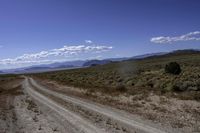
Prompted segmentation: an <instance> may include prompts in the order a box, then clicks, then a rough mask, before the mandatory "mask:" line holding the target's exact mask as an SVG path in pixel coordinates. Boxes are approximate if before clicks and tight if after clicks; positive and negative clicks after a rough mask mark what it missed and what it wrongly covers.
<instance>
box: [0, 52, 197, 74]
mask: <svg viewBox="0 0 200 133" xmlns="http://www.w3.org/2000/svg"><path fill="white" fill-rule="evenodd" d="M192 53H200V50H193V49H188V50H176V51H172V52H160V53H151V54H144V55H139V56H134V57H124V58H108V59H104V60H76V61H65V62H55V63H52V64H42V65H34V66H30V67H23V68H16V69H6V70H1V71H0V74H8V73H36V72H47V71H55V70H64V69H75V68H81V67H90V66H96V65H104V64H108V63H111V62H116V61H124V60H140V59H145V58H156V57H162V56H170V55H177V54H192Z"/></svg>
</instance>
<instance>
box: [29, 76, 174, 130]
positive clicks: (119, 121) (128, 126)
mask: <svg viewBox="0 0 200 133" xmlns="http://www.w3.org/2000/svg"><path fill="white" fill-rule="evenodd" d="M25 83H26V87H27V88H29V89H28V91H29V93H30V95H33V93H34V94H36V93H39V92H36V91H34V89H31V87H35V88H37V89H38V90H40V91H43V92H45V93H46V94H49V95H52V96H55V97H57V98H60V99H62V100H63V101H66V102H68V103H70V104H73V105H74V106H78V107H79V109H82V110H83V111H84V110H85V111H87V112H88V113H91V114H92V113H93V114H94V113H96V115H98V116H101V119H102V120H103V121H104V123H105V121H106V120H110V122H111V124H112V123H114V124H115V127H114V126H113V127H114V128H116V131H115V130H113V129H111V128H113V127H112V126H111V127H105V126H107V125H106V124H103V125H102V124H101V126H98V127H100V128H97V127H96V129H95V128H93V129H94V130H96V132H105V131H106V132H133V133H135V132H137V133H165V132H175V131H172V130H161V129H160V127H159V128H157V127H156V128H155V127H153V126H149V125H147V124H146V123H143V122H141V121H136V120H135V119H134V117H132V115H130V114H128V113H125V112H122V111H119V110H116V109H112V108H110V107H106V106H103V105H97V104H94V103H91V102H86V101H83V100H81V99H77V98H74V97H70V96H66V95H63V94H60V93H57V92H55V91H51V90H49V89H46V88H44V87H43V86H41V85H39V84H37V83H36V82H35V81H34V80H33V79H32V78H30V79H29V80H28V78H26V80H25ZM37 95H39V96H38V97H43V99H41V101H42V100H43V101H47V99H44V97H45V96H43V95H42V94H37ZM54 106H58V108H63V107H61V106H59V105H56V104H55V105H54ZM64 110H65V111H67V112H69V111H68V108H67V110H66V108H64ZM57 113H59V112H57ZM68 114H69V113H68ZM73 115H74V117H75V116H76V114H74V113H73ZM83 121H84V120H83ZM83 123H84V122H83ZM91 125H92V124H91ZM95 125H96V124H95ZM118 125H119V127H116V126H118ZM120 129H122V130H120ZM98 130H99V131H98ZM86 132H87V131H86Z"/></svg>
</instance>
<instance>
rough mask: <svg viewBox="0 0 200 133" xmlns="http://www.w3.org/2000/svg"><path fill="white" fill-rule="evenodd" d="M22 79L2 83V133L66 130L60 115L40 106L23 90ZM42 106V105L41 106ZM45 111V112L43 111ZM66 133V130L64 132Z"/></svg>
mask: <svg viewBox="0 0 200 133" xmlns="http://www.w3.org/2000/svg"><path fill="white" fill-rule="evenodd" d="M21 82H22V80H13V81H9V82H8V83H5V84H3V85H1V87H2V88H1V93H0V133H55V132H61V131H65V128H64V126H63V125H62V124H61V123H62V122H63V121H59V120H60V118H59V116H56V115H54V113H52V112H51V111H49V110H48V109H46V110H45V108H40V107H39V106H41V105H39V104H38V105H39V106H38V105H37V104H36V102H35V101H33V99H32V98H31V97H30V96H28V95H27V94H26V92H24V91H23V89H22V86H21ZM41 107H42V106H41ZM43 112H44V113H43ZM63 133H65V132H63Z"/></svg>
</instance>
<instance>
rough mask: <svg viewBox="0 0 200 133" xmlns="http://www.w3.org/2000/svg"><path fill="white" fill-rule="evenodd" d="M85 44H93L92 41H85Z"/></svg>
mask: <svg viewBox="0 0 200 133" xmlns="http://www.w3.org/2000/svg"><path fill="white" fill-rule="evenodd" d="M85 43H88V44H91V43H93V42H92V41H91V40H85Z"/></svg>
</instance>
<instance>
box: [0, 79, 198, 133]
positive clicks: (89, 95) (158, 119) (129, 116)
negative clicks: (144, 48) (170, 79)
mask: <svg viewBox="0 0 200 133" xmlns="http://www.w3.org/2000/svg"><path fill="white" fill-rule="evenodd" d="M113 107H114V108H113ZM199 116H200V104H199V102H197V101H190V100H187V101H185V100H178V99H173V98H167V97H163V96H158V95H155V94H153V93H150V94H149V95H147V96H146V95H145V96H143V95H135V96H130V95H127V94H120V95H117V96H112V95H102V94H101V93H99V92H87V91H85V90H82V89H80V88H73V87H67V86H62V85H58V84H57V83H55V82H51V81H50V82H49V81H37V82H36V81H35V80H33V79H31V78H30V79H28V78H26V79H25V80H24V79H15V80H12V81H8V82H5V83H4V82H3V83H2V84H1V86H0V133H54V132H58V133H82V132H85V133H86V132H87V133H95V132H96V133H104V132H110V133H129V132H130V133H164V132H169V133H182V132H183V133H192V132H199V131H200V130H199V129H200V128H199V127H200V126H199V125H200V117H199Z"/></svg>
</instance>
